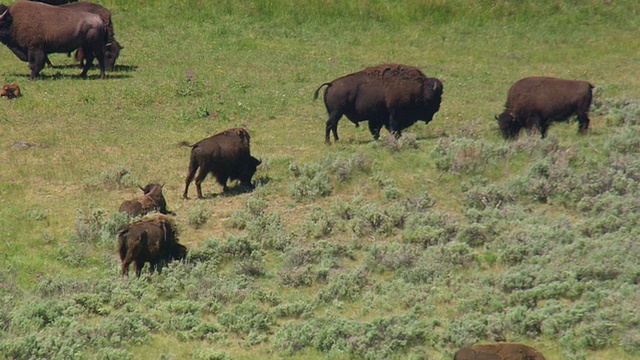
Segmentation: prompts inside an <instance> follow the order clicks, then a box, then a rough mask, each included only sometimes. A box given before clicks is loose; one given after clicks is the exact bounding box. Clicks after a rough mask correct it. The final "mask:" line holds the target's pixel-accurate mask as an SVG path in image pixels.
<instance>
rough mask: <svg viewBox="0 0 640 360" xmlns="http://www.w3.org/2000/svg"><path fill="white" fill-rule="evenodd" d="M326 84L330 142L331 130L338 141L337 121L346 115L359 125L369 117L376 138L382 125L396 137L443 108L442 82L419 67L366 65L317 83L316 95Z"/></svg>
mask: <svg viewBox="0 0 640 360" xmlns="http://www.w3.org/2000/svg"><path fill="white" fill-rule="evenodd" d="M323 86H327V89H326V90H325V92H324V104H325V107H326V108H327V113H328V114H329V119H328V120H327V123H326V132H325V143H327V144H330V143H331V141H330V140H329V134H330V132H333V138H334V140H335V141H338V121H339V120H340V118H341V117H342V115H345V116H346V117H347V118H348V119H349V120H351V122H353V123H354V124H356V126H358V123H359V122H361V121H367V120H368V121H369V131H370V132H371V134H372V135H373V138H374V139H378V138H379V137H380V129H381V128H382V126H384V127H385V128H387V130H389V131H390V132H391V133H392V134H393V135H394V136H395V137H396V138H399V137H400V135H401V131H402V130H404V129H406V128H408V127H409V126H411V125H413V124H414V123H415V122H416V121H418V120H422V121H424V122H425V123H428V122H429V121H431V119H432V118H433V115H434V114H435V113H436V112H437V111H438V110H439V109H440V102H441V100H442V82H440V80H438V79H436V78H428V77H426V76H425V75H424V74H423V73H422V71H420V70H419V69H418V68H415V67H412V66H406V65H398V64H385V65H379V66H374V67H369V68H366V69H364V70H362V71H359V72H356V73H353V74H349V75H346V76H343V77H340V78H338V79H335V80H333V81H331V82H328V83H324V84H322V85H320V87H318V89H317V90H316V91H315V93H314V95H313V97H314V100H315V99H317V98H318V92H319V91H320V89H321V88H322V87H323Z"/></svg>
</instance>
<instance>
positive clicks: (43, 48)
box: [0, 1, 108, 79]
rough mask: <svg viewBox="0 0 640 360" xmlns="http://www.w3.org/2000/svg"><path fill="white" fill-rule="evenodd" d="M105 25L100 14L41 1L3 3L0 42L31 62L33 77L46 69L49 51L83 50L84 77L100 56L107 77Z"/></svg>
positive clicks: (102, 71) (19, 56)
mask: <svg viewBox="0 0 640 360" xmlns="http://www.w3.org/2000/svg"><path fill="white" fill-rule="evenodd" d="M107 40H108V37H107V31H106V26H105V24H104V22H103V21H102V19H101V18H100V16H98V15H96V14H91V13H87V12H83V11H75V10H72V9H66V8H63V7H57V6H51V5H47V4H43V3H39V2H31V1H18V2H16V3H15V4H13V5H11V7H10V8H9V7H7V6H5V5H1V4H0V41H1V42H2V43H3V44H5V45H6V46H7V47H8V48H9V49H10V50H11V51H12V52H13V53H14V54H15V55H16V56H17V57H18V58H19V59H20V60H22V61H28V62H29V68H30V69H31V76H30V78H31V79H35V78H36V77H37V76H38V75H39V74H40V71H41V70H42V69H43V68H44V64H45V61H46V59H47V54H51V53H69V52H72V51H73V50H75V49H78V48H82V49H84V53H85V58H86V62H85V65H84V67H83V69H82V72H81V73H80V76H82V77H85V76H86V75H87V72H88V71H89V68H91V66H92V63H93V59H94V58H97V59H98V63H99V66H100V77H101V78H104V77H105V75H104V52H105V48H106V45H107Z"/></svg>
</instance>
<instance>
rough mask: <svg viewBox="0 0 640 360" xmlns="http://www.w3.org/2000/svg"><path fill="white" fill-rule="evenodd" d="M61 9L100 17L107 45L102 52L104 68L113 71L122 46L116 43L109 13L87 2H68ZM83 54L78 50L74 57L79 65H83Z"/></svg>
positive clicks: (98, 5) (82, 50) (80, 49)
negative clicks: (105, 31)
mask: <svg viewBox="0 0 640 360" xmlns="http://www.w3.org/2000/svg"><path fill="white" fill-rule="evenodd" d="M61 7H64V8H67V9H72V10H77V11H84V12H89V13H92V14H96V15H98V16H100V18H101V19H102V22H103V23H104V25H105V26H106V28H107V44H106V46H105V52H104V59H105V63H104V66H105V68H106V69H107V70H113V69H114V68H115V63H116V60H117V59H118V56H120V50H122V49H123V46H122V45H120V43H119V42H118V41H116V38H115V31H114V30H113V21H112V20H111V12H110V11H109V10H108V9H107V8H105V7H104V6H102V5H100V4H95V3H92V2H88V1H80V2H70V3H67V4H64V5H61ZM84 52H85V51H84V49H83V48H79V49H78V50H77V51H76V54H75V56H74V58H75V60H76V61H78V62H79V63H80V64H84V60H85V59H84V57H85V56H84Z"/></svg>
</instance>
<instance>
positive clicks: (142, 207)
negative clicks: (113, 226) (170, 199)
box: [118, 184, 168, 217]
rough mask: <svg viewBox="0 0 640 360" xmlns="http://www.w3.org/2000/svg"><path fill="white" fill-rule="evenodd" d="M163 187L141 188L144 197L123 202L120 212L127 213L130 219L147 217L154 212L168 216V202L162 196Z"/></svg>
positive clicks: (148, 186)
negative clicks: (146, 215)
mask: <svg viewBox="0 0 640 360" xmlns="http://www.w3.org/2000/svg"><path fill="white" fill-rule="evenodd" d="M162 187H163V185H161V184H147V185H146V186H145V187H142V186H140V190H142V192H143V193H144V195H142V196H141V197H139V198H137V199H133V200H125V201H123V202H122V204H120V208H119V209H118V211H119V212H124V213H127V214H128V215H129V216H130V217H136V216H141V215H145V214H148V213H150V212H152V211H157V212H159V213H161V214H167V213H168V211H167V201H166V200H165V198H164V195H163V194H162Z"/></svg>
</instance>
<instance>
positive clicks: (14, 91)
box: [0, 83, 22, 99]
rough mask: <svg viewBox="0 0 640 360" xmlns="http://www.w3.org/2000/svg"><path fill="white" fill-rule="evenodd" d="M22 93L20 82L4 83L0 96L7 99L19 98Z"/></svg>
mask: <svg viewBox="0 0 640 360" xmlns="http://www.w3.org/2000/svg"><path fill="white" fill-rule="evenodd" d="M21 95H22V93H20V86H19V85H18V83H12V84H4V85H2V90H0V97H6V98H7V99H13V98H17V97H18V96H21Z"/></svg>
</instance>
